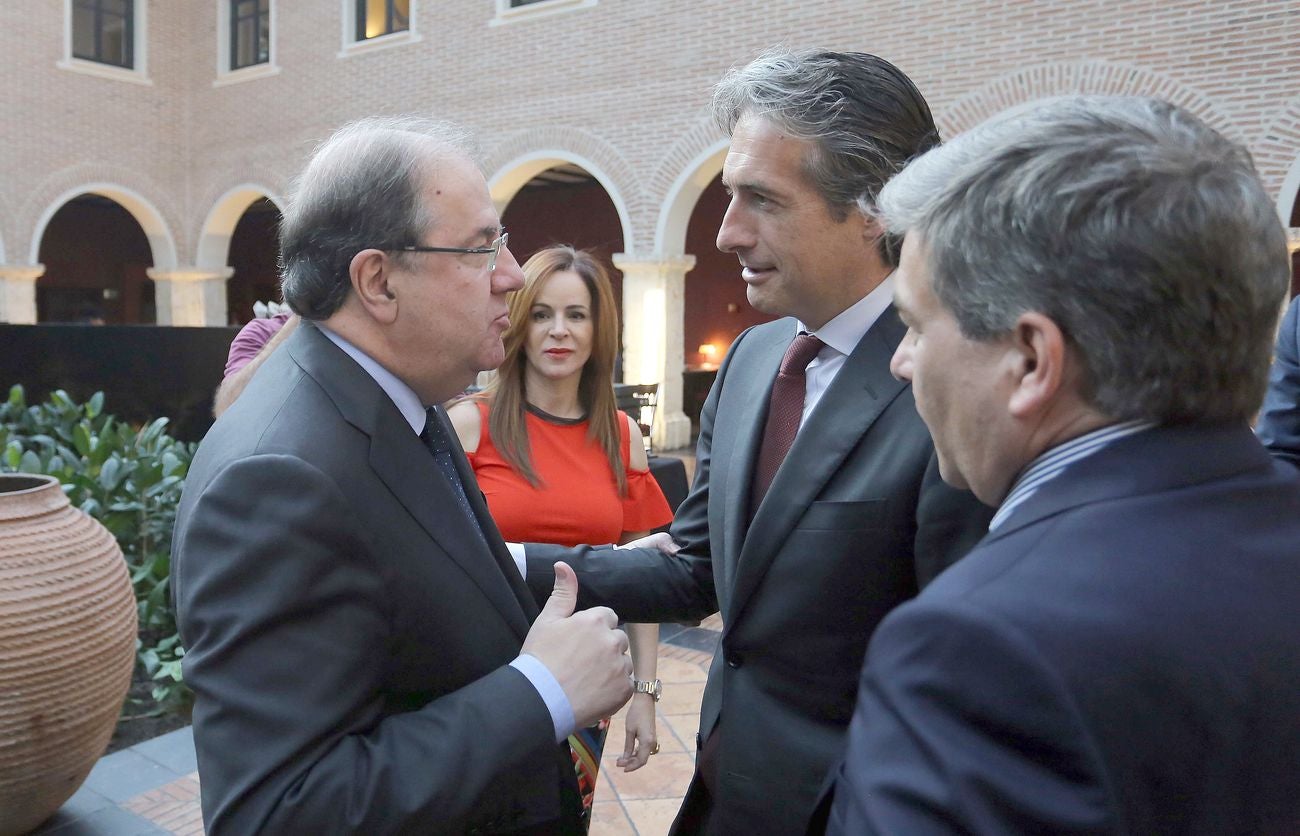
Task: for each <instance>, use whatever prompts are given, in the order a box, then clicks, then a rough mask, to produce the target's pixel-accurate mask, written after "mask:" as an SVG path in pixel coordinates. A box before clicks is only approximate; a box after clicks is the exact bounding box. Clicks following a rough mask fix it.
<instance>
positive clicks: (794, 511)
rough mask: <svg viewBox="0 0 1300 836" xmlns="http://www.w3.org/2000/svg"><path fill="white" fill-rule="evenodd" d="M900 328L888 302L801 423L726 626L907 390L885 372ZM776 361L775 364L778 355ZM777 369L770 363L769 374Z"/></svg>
mask: <svg viewBox="0 0 1300 836" xmlns="http://www.w3.org/2000/svg"><path fill="white" fill-rule="evenodd" d="M906 330H907V329H906V327H905V326H904V325H903V324H902V322H901V321H900V320H899V319H898V314H897V313H896V312H895V311H894V308H893V306H890V307H889V308H887V309H886V310H885V311H884V313H882V314H881V315H880V318H879V319H877V320H876V322H875V324H873V325H872V326H871V328H869V329H868V330H867V333H866V334H864V335H863V337H862V339H861V340H859V341H858V345H857V348H855V349H854V350H853V353H852V354H850V355H849V356H848V357H847V358H846V359H845V361H844V366H843V367H842V368H841V369H840V371H839V373H838V374H836V375H835V379H834V380H833V381H832V382H831V385H830V387H829V388H828V389H827V390H826V392H825V393H824V394H823V395H822V398H821V401H820V402H819V403H818V404H817V407H816V408H815V409H814V410H813V412H812V415H810V416H809V417H808V422H807V424H806V425H805V426H803V427H801V428H800V430H799V435H798V436H796V437H795V441H794V445H793V446H792V447H791V448H790V453H789V455H788V456H787V457H786V460H785V462H783V463H782V465H781V468H780V469H779V470H778V471H777V473H776V478H774V479H773V480H772V486H771V488H769V489H768V492H767V496H766V498H765V499H764V500H763V504H762V505H760V506H759V507H758V509H757V511H756V512H755V514H754V519H753V522H752V523H751V524H750V527H749V531H748V532H747V533H746V535H745V538H744V545H743V546H742V548H741V550H740V563H739V566H738V567H737V569H736V573H735V577H736V583H735V587H734V589H733V591H732V594H731V607H730V610H731V612H730V614H729V615H730V618H729V619H727V622H726V623H727V625H728V627H730V625H732V624H733V623H734V620H735V618H736V617H737V616H738V615H739V614H740V612H741V610H742V609H743V608H744V606H745V604H746V602H747V601H748V600H749V597H750V596H751V595H752V593H753V591H754V590H755V589H756V588H757V587H758V585H759V583H760V581H762V579H763V576H764V575H765V574H766V573H767V569H768V567H769V566H770V565H771V563H772V560H773V558H774V557H775V556H776V555H777V554H778V553H779V552H780V550H781V548H782V546H783V545H784V544H785V541H786V538H788V537H789V535H790V532H791V531H793V530H794V527H795V526H796V525H797V524H798V522H799V519H800V517H802V516H803V514H804V512H805V511H807V510H808V507H809V506H810V505H811V504H812V503H813V502H814V501H815V500H816V499H817V497H818V495H819V494H820V493H821V492H822V490H823V489H824V488H825V487H826V484H827V483H828V482H829V481H830V480H831V478H832V477H833V476H834V475H835V473H836V472H837V471H838V470H839V469H840V466H841V465H842V464H843V463H844V460H845V458H847V457H848V455H849V453H851V452H852V451H853V449H854V448H855V447H857V445H858V442H859V441H861V439H862V436H863V435H865V434H866V432H867V430H869V429H870V428H871V425H872V424H874V423H875V422H876V419H877V418H879V417H880V414H881V413H882V412H883V411H884V410H885V407H887V406H889V404H890V403H891V402H892V401H893V400H894V399H895V398H896V397H898V395H899V393H900V392H902V391H903V390H904V389H906V388H907V384H905V383H903V382H902V381H899V380H897V379H896V378H895V377H894V376H893V375H892V374H891V373H890V371H889V361H890V358H892V357H893V355H894V349H895V348H897V347H898V343H899V341H900V340H902V338H903V334H904V333H905V332H906ZM792 339H793V337H792ZM787 345H788V341H787ZM783 351H784V349H783ZM777 364H778V365H779V364H780V358H779V357H778V359H777ZM775 374H776V371H775V369H773V371H772V375H773V377H775ZM769 389H770V386H769ZM757 455H758V449H757V443H755V444H754V448H753V450H752V454H751V455H750V456H749V458H748V466H749V473H750V474H751V476H752V472H753V467H754V460H755V459H756V458H757ZM748 486H749V479H746V480H745V489H746V492H745V498H746V500H747V499H748Z"/></svg>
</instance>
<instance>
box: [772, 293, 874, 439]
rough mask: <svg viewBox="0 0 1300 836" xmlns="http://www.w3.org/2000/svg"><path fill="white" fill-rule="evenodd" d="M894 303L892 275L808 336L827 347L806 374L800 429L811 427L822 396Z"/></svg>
mask: <svg viewBox="0 0 1300 836" xmlns="http://www.w3.org/2000/svg"><path fill="white" fill-rule="evenodd" d="M893 301H894V274H893V273H890V274H889V275H888V276H886V277H885V280H884V281H882V282H881V283H880V284H878V285H876V287H875V288H874V289H873V290H872V291H871V292H870V293H868V294H867V295H866V296H863V297H862V298H861V299H859V300H858V301H857V302H854V303H853V304H852V305H849V306H848V307H847V308H845V309H844V310H843V311H841V312H840V313H839V314H838V315H836V316H835V318H834V319H832V320H831V321H830V322H828V323H826V324H825V325H823V326H822V327H820V328H818V329H817V330H816V331H809V332H808V333H810V334H812V335H813V336H814V337H816V338H817V339H819V340H821V341H822V342H823V343H825V345H824V346H822V349H821V351H819V352H817V356H816V357H814V358H813V360H812V362H811V363H809V364H808V368H807V370H806V371H805V373H804V387H805V388H804V396H803V417H802V418H800V419H799V427H800V429H802V428H803V425H804V424H806V423H808V416H809V415H811V414H812V411H813V407H815V406H817V404H818V403H819V402H820V401H821V399H822V395H824V394H826V390H827V389H829V388H830V385H831V381H833V380H835V375H837V374H839V373H840V369H842V368H844V361H845V360H847V359H849V355H850V354H852V353H853V349H855V348H857V347H858V343H860V342H861V341H862V337H863V336H864V335H866V333H867V331H868V330H870V328H871V326H872V325H875V324H876V320H877V319H880V315H881V314H882V313H884V312H885V309H886V308H888V307H889V305H890V303H891V302H893ZM799 331H808V328H807V326H805V325H804V324H803V323H802V322H800V323H798V331H796V333H798V332H799Z"/></svg>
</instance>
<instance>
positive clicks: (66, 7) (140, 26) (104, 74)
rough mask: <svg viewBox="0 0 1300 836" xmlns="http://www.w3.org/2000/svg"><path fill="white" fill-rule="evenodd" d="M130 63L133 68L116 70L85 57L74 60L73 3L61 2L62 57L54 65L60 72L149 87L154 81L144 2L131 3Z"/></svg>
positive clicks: (111, 66) (144, 0) (135, 0)
mask: <svg viewBox="0 0 1300 836" xmlns="http://www.w3.org/2000/svg"><path fill="white" fill-rule="evenodd" d="M131 5H132V9H131V27H132V29H133V31H132V33H131V34H132V41H131V61H132V63H134V64H135V66H134V67H131V68H130V69H127V68H126V67H115V66H113V65H112V64H101V63H100V62H98V61H88V60H86V59H85V58H76V57H74V56H73V54H72V0H63V58H62V60H60V61H58V62H57V63H56V64H55V66H57V67H58V68H59V69H61V70H70V71H72V72H74V73H83V74H85V75H90V76H95V77H96V78H107V79H111V80H113V81H129V82H131V83H132V84H145V85H152V84H153V81H152V80H150V78H149V55H148V49H147V47H148V44H149V38H148V37H147V34H146V33H147V32H148V31H149V21H148V10H149V3H148V2H147V0H131Z"/></svg>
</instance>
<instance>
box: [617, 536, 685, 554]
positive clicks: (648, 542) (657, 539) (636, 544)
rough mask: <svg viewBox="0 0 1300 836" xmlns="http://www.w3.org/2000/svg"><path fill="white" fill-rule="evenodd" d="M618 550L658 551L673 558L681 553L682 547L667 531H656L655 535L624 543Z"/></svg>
mask: <svg viewBox="0 0 1300 836" xmlns="http://www.w3.org/2000/svg"><path fill="white" fill-rule="evenodd" d="M614 548H616V549H658V550H659V551H661V552H663V553H664V554H666V555H668V556H669V557H672V556H673V555H675V554H677V552H679V551H681V549H682V547H681V546H679V545H677V544H676V543H675V542H673V538H672V535H670V534H669V533H668V532H667V531H656V532H655V533H654V534H647V535H646V536H644V537H642V538H640V539H637V540H633V541H632V542H630V543H624V544H623V545H621V546H615V547H614Z"/></svg>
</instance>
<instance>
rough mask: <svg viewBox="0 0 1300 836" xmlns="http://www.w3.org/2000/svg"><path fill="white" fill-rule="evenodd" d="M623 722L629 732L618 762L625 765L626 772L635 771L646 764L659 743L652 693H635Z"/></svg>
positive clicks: (625, 736)
mask: <svg viewBox="0 0 1300 836" xmlns="http://www.w3.org/2000/svg"><path fill="white" fill-rule="evenodd" d="M623 722H624V724H625V725H626V726H627V734H626V735H624V741H623V754H622V755H620V756H619V758H618V760H617V761H616V763H617V764H618V765H619V766H621V767H623V771H624V772H635V771H636V770H638V769H640V768H641V767H643V766H645V765H646V761H648V760H650V755H652V754H653V753H654V752H655V751H656V747H657V746H658V745H659V742H658V738H656V737H655V699H654V697H653V696H651V695H650V694H634V695H633V696H632V704H631V705H629V706H628V707H627V717H626V718H624V720H623Z"/></svg>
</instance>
